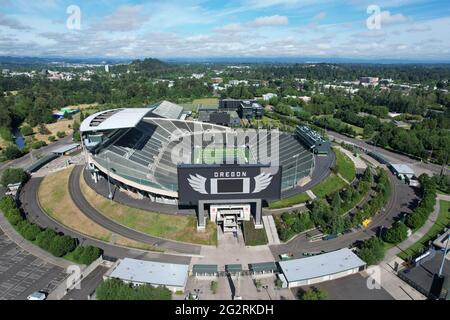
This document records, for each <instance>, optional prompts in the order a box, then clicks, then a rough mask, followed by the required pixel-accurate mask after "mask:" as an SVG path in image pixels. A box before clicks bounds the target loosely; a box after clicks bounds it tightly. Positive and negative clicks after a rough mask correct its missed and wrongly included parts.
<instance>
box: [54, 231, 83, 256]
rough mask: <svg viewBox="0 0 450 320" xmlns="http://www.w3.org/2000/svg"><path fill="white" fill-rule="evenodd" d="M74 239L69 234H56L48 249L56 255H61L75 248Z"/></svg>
mask: <svg viewBox="0 0 450 320" xmlns="http://www.w3.org/2000/svg"><path fill="white" fill-rule="evenodd" d="M75 246H76V245H75V240H74V239H72V238H71V237H69V236H59V235H58V236H56V237H54V238H53V240H52V242H51V244H50V247H49V251H50V253H51V254H53V255H54V256H56V257H62V256H64V255H66V254H67V253H69V252H71V251H73V250H74V249H75Z"/></svg>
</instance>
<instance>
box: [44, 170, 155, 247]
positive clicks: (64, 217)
mask: <svg viewBox="0 0 450 320" xmlns="http://www.w3.org/2000/svg"><path fill="white" fill-rule="evenodd" d="M72 170H73V167H72V168H68V169H65V170H62V171H59V172H57V173H53V174H51V175H48V176H47V177H45V178H44V180H43V181H42V182H41V184H40V186H39V191H38V199H39V204H40V206H41V208H42V209H43V210H44V211H45V212H46V213H47V214H48V215H49V216H50V217H51V218H52V219H54V220H56V221H57V222H59V223H61V224H62V225H64V226H66V227H68V228H69V229H72V230H74V231H76V232H79V233H80V234H83V235H86V236H88V237H91V238H93V239H97V240H100V241H105V242H108V243H111V244H116V245H121V246H125V247H130V248H136V249H143V250H152V251H155V250H156V251H161V250H160V249H156V248H154V247H152V246H150V245H147V244H145V243H140V242H137V241H134V240H131V239H127V238H125V237H122V236H120V235H115V234H113V233H112V232H111V231H109V230H107V229H105V228H103V227H102V226H100V225H98V224H97V223H95V222H94V221H92V220H91V219H89V218H88V217H86V216H85V215H84V214H83V212H81V210H80V209H79V208H78V207H77V206H76V205H75V203H74V202H73V201H72V198H71V197H70V194H69V189H68V185H69V176H70V174H71V172H72Z"/></svg>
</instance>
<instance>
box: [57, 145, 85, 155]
mask: <svg viewBox="0 0 450 320" xmlns="http://www.w3.org/2000/svg"><path fill="white" fill-rule="evenodd" d="M78 150H80V144H79V143H71V144H67V145H64V146H61V147H59V148H57V149H55V150H53V151H52V152H53V153H54V154H57V155H59V156H64V155H68V154H70V153H73V152H75V151H78Z"/></svg>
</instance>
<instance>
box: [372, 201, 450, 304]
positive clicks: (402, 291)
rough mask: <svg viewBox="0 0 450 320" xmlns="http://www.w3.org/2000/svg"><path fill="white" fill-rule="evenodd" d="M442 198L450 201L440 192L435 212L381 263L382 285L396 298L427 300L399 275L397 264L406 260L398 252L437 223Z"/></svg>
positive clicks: (389, 251)
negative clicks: (396, 268)
mask: <svg viewBox="0 0 450 320" xmlns="http://www.w3.org/2000/svg"><path fill="white" fill-rule="evenodd" d="M440 200H445V201H450V196H447V195H442V194H438V195H437V197H436V205H435V206H434V210H433V212H432V213H431V214H430V216H429V217H428V220H427V221H426V222H425V224H424V225H423V226H422V227H421V228H419V229H418V230H417V231H416V232H414V234H413V235H411V236H410V237H408V239H406V240H405V241H403V242H402V243H400V244H398V245H397V246H395V247H393V248H391V249H389V250H388V251H387V252H386V254H385V257H384V259H383V261H382V262H381V263H380V265H379V267H380V271H381V286H382V287H383V288H384V289H385V290H386V291H387V292H389V294H391V295H392V296H393V297H394V298H395V299H396V300H425V299H426V297H425V296H424V295H422V294H421V293H420V292H418V291H417V290H415V289H414V288H412V287H411V286H410V285H408V284H407V283H406V282H404V281H402V280H401V279H400V278H398V277H397V275H396V271H395V264H396V263H397V264H398V265H401V264H402V263H403V262H404V261H403V260H402V259H400V258H399V257H397V254H399V253H400V252H402V251H404V250H406V249H407V248H409V247H410V246H411V245H413V244H414V243H416V242H417V241H419V240H420V239H421V238H422V237H423V236H424V235H425V234H426V233H427V232H428V231H429V230H430V229H431V227H433V225H434V224H435V223H436V220H437V218H438V215H439V211H440V203H439V201H440Z"/></svg>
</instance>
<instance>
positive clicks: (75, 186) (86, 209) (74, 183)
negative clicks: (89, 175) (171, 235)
mask: <svg viewBox="0 0 450 320" xmlns="http://www.w3.org/2000/svg"><path fill="white" fill-rule="evenodd" d="M83 169H84V166H76V167H75V168H74V170H73V171H72V172H71V174H70V177H69V193H70V196H71V197H72V200H73V202H74V203H75V205H76V206H77V207H78V208H79V209H80V210H81V212H83V213H84V214H85V215H86V216H87V217H88V218H89V219H91V220H92V221H94V222H95V223H97V224H99V225H100V226H102V227H104V228H105V229H107V230H110V231H112V232H114V233H116V234H119V235H121V236H124V237H125V238H128V239H132V240H135V241H139V242H142V243H146V244H149V245H152V246H155V247H160V248H164V249H169V250H170V251H174V252H178V253H187V254H195V255H197V254H200V249H201V247H200V246H199V245H193V244H189V243H183V242H176V241H171V240H166V239H162V238H158V237H154V236H150V235H148V234H145V233H142V232H139V231H136V230H133V229H130V228H128V227H125V226H123V225H121V224H119V223H117V222H114V221H112V220H110V219H109V218H107V217H106V216H104V215H103V214H101V213H100V212H99V211H98V210H97V209H95V208H94V207H92V206H91V204H90V203H89V202H88V201H87V200H86V198H85V197H84V195H83V192H82V191H81V187H80V177H81V174H82V172H83Z"/></svg>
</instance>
